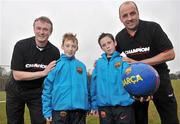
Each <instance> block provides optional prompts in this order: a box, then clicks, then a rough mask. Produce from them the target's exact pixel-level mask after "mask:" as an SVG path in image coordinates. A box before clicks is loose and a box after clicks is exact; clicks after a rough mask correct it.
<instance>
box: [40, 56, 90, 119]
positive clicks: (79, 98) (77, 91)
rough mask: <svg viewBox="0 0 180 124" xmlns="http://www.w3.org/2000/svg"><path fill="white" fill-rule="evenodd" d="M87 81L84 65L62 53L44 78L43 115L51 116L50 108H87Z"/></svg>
mask: <svg viewBox="0 0 180 124" xmlns="http://www.w3.org/2000/svg"><path fill="white" fill-rule="evenodd" d="M87 81H88V80H87V71H86V67H85V65H84V64H83V63H82V62H80V61H79V60H77V59H75V58H74V57H67V56H66V55H65V54H62V55H61V57H60V59H59V60H57V64H56V67H55V68H54V69H53V70H52V71H51V72H50V73H49V74H48V76H47V77H46V78H45V80H44V88H43V92H42V104H43V115H44V117H45V118H47V117H52V110H75V109H83V110H88V109H89V104H88V82H87Z"/></svg>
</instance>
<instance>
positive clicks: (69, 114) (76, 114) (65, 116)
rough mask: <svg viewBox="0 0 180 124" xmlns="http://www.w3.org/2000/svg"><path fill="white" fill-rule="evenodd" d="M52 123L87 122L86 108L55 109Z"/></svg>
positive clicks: (82, 123)
mask: <svg viewBox="0 0 180 124" xmlns="http://www.w3.org/2000/svg"><path fill="white" fill-rule="evenodd" d="M52 124H86V111H85V110H67V111H64V110H63V111H53V112H52Z"/></svg>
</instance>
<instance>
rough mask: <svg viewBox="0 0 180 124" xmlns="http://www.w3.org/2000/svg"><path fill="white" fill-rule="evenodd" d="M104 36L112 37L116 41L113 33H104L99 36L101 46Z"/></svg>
mask: <svg viewBox="0 0 180 124" xmlns="http://www.w3.org/2000/svg"><path fill="white" fill-rule="evenodd" d="M104 37H109V38H111V40H113V42H115V39H114V36H113V35H112V34H110V33H102V34H101V35H100V36H99V38H98V43H99V45H100V47H101V44H100V40H101V39H103V38H104Z"/></svg>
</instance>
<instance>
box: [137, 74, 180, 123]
mask: <svg viewBox="0 0 180 124" xmlns="http://www.w3.org/2000/svg"><path fill="white" fill-rule="evenodd" d="M160 83H161V84H160V87H159V89H158V91H157V92H156V93H155V94H154V96H153V102H154V105H155V106H156V109H157V111H158V113H159V116H160V120H161V124H179V121H178V116H177V102H176V98H175V96H174V93H173V88H172V85H171V81H170V78H169V74H163V75H161V79H160ZM148 106H149V102H143V103H141V102H138V101H136V102H135V103H134V110H135V120H136V124H148Z"/></svg>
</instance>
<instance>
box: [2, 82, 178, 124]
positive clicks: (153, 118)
mask: <svg viewBox="0 0 180 124" xmlns="http://www.w3.org/2000/svg"><path fill="white" fill-rule="evenodd" d="M172 85H173V88H174V92H175V95H176V98H177V102H178V105H179V106H178V115H179V116H178V117H179V119H180V90H179V88H180V80H173V81H172ZM5 97H6V96H5V92H2V91H0V101H2V100H5ZM24 117H25V124H30V119H29V114H28V109H27V108H26V111H25V116H24ZM0 122H1V124H6V123H7V122H6V110H5V103H4V102H3V103H1V102H0ZM87 124H98V119H97V118H96V117H93V116H89V117H88V118H87ZM149 124H160V119H159V116H158V114H157V111H156V109H155V107H154V105H153V103H152V102H150V106H149Z"/></svg>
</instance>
